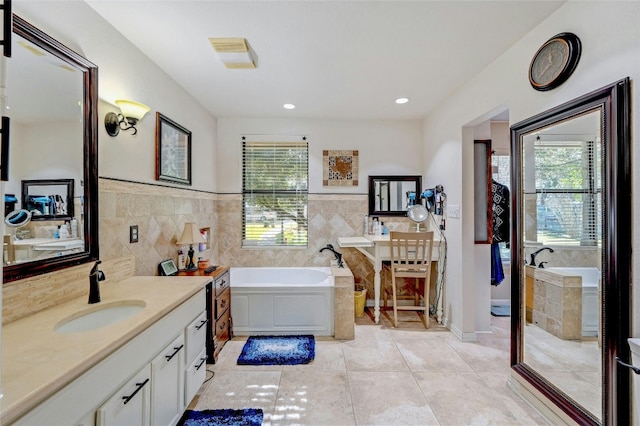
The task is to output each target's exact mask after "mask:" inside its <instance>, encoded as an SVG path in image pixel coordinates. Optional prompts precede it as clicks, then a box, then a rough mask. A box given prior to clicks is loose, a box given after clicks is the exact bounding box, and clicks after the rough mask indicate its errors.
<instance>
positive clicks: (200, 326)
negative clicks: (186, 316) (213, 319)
mask: <svg viewBox="0 0 640 426" xmlns="http://www.w3.org/2000/svg"><path fill="white" fill-rule="evenodd" d="M207 321H209V320H208V319H205V320H202V321H200V324H198V325H196V330H200V329H201V328H202V327H204V325H205V324H206V323H207Z"/></svg>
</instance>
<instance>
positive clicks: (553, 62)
mask: <svg viewBox="0 0 640 426" xmlns="http://www.w3.org/2000/svg"><path fill="white" fill-rule="evenodd" d="M581 50H582V46H581V44H580V39H579V38H578V36H576V35H575V34H573V33H560V34H557V35H555V36H553V37H551V38H550V39H549V40H547V41H546V42H545V43H544V44H543V45H542V46H541V47H540V49H538V51H537V52H536V54H535V55H534V56H533V59H532V60H531V65H530V66H529V82H530V83H531V86H533V88H534V89H536V90H540V91H545V90H551V89H555V88H556V87H558V86H560V85H561V84H562V83H564V82H565V81H567V79H568V78H569V76H570V75H571V74H572V73H573V71H574V70H575V69H576V66H577V65H578V61H579V60H580V53H581Z"/></svg>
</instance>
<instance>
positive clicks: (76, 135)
mask: <svg viewBox="0 0 640 426" xmlns="http://www.w3.org/2000/svg"><path fill="white" fill-rule="evenodd" d="M11 43H12V57H11V58H8V59H7V60H6V80H7V88H6V91H5V93H6V106H7V110H6V111H7V112H6V113H7V115H8V116H9V118H10V120H11V124H10V125H11V142H10V149H9V155H10V158H9V180H8V181H7V183H6V184H5V208H4V211H5V217H6V216H7V215H11V214H12V212H15V211H20V210H22V211H28V212H29V213H30V214H31V220H30V221H25V222H21V223H20V226H5V235H4V239H3V241H4V245H3V246H4V250H3V282H5V283H6V282H10V281H14V280H18V279H22V278H26V277H29V276H33V275H39V274H42V273H46V272H51V271H55V270H59V269H62V268H65V267H69V266H74V265H78V264H81V263H85V262H89V261H92V260H94V259H97V257H98V238H97V231H98V228H97V226H98V216H97V202H98V200H97V198H98V174H97V74H98V69H97V67H96V66H95V65H94V64H92V63H91V62H89V61H88V60H87V59H85V58H84V57H82V56H81V55H79V54H77V53H76V52H74V51H72V50H70V49H69V48H67V47H66V46H64V45H62V44H61V43H59V42H58V41H56V40H54V39H53V38H51V37H50V36H48V35H47V34H45V33H44V32H42V31H41V30H39V29H38V28H35V27H34V26H32V25H31V24H29V23H28V22H26V21H25V20H24V19H22V18H20V17H19V16H16V15H14V17H13V34H12V40H11ZM66 222H68V223H67V224H65V223H66ZM72 222H73V225H74V229H75V230H76V232H74V233H73V234H75V236H72V235H71V232H69V233H66V232H65V233H61V232H58V231H59V227H61V226H70V225H71V223H72ZM5 223H6V222H5ZM69 231H71V229H69ZM60 235H62V236H67V235H69V236H68V238H64V240H63V239H62V238H59V237H60ZM56 236H58V238H56Z"/></svg>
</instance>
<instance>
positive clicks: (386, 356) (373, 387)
mask: <svg viewBox="0 0 640 426" xmlns="http://www.w3.org/2000/svg"><path fill="white" fill-rule="evenodd" d="M404 315H409V317H406V318H404V319H405V320H407V319H410V320H411V321H409V322H403V323H401V324H400V327H399V328H398V329H394V328H393V327H391V326H390V322H389V318H388V317H386V318H385V317H383V320H382V321H381V325H375V324H373V322H372V321H371V319H370V318H369V317H368V316H365V317H364V318H359V319H357V320H356V338H355V340H352V341H346V342H341V341H335V340H330V339H321V338H318V339H316V358H315V360H314V361H313V362H312V363H310V364H307V365H298V366H240V365H237V364H236V360H237V358H238V356H239V354H240V352H241V350H242V347H243V345H244V340H245V339H244V338H235V339H233V340H232V341H230V342H227V344H226V345H225V346H224V348H223V349H222V351H221V353H220V357H219V359H218V362H217V363H216V364H214V365H209V366H208V369H209V370H210V371H211V372H213V373H208V377H211V376H212V374H213V377H212V378H211V380H209V381H208V382H206V383H205V384H204V385H203V386H202V388H201V390H200V392H199V393H198V395H197V396H196V399H194V401H193V402H192V404H191V405H190V407H189V408H191V409H199V410H203V409H215V408H261V409H262V410H263V411H264V422H263V425H400V424H402V425H418V424H420V425H488V424H493V425H546V424H547V423H546V422H545V420H544V419H543V418H542V417H540V416H539V415H538V414H537V413H536V412H535V411H534V410H533V409H532V408H531V407H529V406H528V405H527V404H526V403H525V402H524V401H523V400H522V399H520V397H518V396H517V395H516V394H515V393H513V391H512V390H511V389H510V388H509V387H508V386H507V384H506V382H507V378H508V375H509V332H508V330H509V318H508V317H492V323H493V326H492V329H493V332H491V333H486V334H482V335H480V337H479V339H478V341H477V342H475V343H464V342H461V341H460V340H458V339H457V338H456V337H455V336H454V335H453V334H452V333H450V332H449V331H447V330H446V329H444V328H443V327H441V326H438V325H437V324H436V323H435V321H432V322H431V328H430V329H429V330H425V329H424V328H423V327H422V326H421V323H420V322H419V320H418V318H417V316H415V313H412V312H407V313H403V316H404ZM412 316H413V317H412Z"/></svg>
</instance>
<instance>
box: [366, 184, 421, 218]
mask: <svg viewBox="0 0 640 426" xmlns="http://www.w3.org/2000/svg"><path fill="white" fill-rule="evenodd" d="M376 181H395V182H415V184H416V197H419V195H420V194H421V193H422V176H418V175H384V176H369V200H368V202H369V216H406V215H407V211H406V210H389V211H382V210H376V209H375V208H376V203H375V200H376V196H375V182H376ZM416 202H417V201H416Z"/></svg>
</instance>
